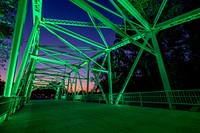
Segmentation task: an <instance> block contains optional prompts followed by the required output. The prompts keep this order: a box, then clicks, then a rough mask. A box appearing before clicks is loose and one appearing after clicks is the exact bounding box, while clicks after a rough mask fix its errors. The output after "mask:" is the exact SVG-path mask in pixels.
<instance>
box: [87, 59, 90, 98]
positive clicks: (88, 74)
mask: <svg viewBox="0 0 200 133" xmlns="http://www.w3.org/2000/svg"><path fill="white" fill-rule="evenodd" d="M87 70H88V71H87V95H88V92H89V87H90V62H89V61H88V66H87Z"/></svg>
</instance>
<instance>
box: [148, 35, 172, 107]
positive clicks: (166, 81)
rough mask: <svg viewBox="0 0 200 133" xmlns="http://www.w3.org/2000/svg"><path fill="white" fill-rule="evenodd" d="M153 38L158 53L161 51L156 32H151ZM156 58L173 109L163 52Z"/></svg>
mask: <svg viewBox="0 0 200 133" xmlns="http://www.w3.org/2000/svg"><path fill="white" fill-rule="evenodd" d="M151 39H152V43H153V46H154V48H155V50H156V51H157V52H158V53H160V48H159V46H158V41H157V39H156V35H155V34H154V33H152V34H151ZM156 60H157V63H158V68H159V71H160V75H161V79H162V83H163V86H164V89H165V91H166V95H167V97H168V102H169V107H170V109H172V105H171V101H170V99H169V97H170V95H169V93H168V92H169V91H171V87H170V84H169V80H168V76H167V73H166V69H165V66H164V62H163V59H162V56H161V54H160V56H156Z"/></svg>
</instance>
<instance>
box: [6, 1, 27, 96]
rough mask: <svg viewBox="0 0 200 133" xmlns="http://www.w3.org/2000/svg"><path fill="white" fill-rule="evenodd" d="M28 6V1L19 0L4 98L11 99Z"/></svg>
mask: <svg viewBox="0 0 200 133" xmlns="http://www.w3.org/2000/svg"><path fill="white" fill-rule="evenodd" d="M27 5H28V0H19V3H18V10H17V16H16V24H15V29H14V36H13V40H12V47H11V52H10V60H9V63H8V71H7V75H6V84H5V90H4V96H5V97H10V96H11V91H12V85H13V81H14V74H15V69H16V66H17V65H16V64H17V59H18V53H19V48H20V43H21V37H22V31H23V27H24V22H25V19H26V12H27Z"/></svg>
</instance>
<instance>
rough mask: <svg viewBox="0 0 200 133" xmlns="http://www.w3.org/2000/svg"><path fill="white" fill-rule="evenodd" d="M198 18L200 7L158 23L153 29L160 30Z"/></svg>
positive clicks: (199, 16)
mask: <svg viewBox="0 0 200 133" xmlns="http://www.w3.org/2000/svg"><path fill="white" fill-rule="evenodd" d="M198 18H200V8H197V9H195V10H193V11H190V12H187V13H185V14H182V15H180V16H177V17H175V18H172V19H170V20H167V21H165V22H162V23H159V24H157V25H156V26H155V29H156V30H159V31H160V30H163V29H167V28H170V27H173V26H176V25H179V24H182V23H185V22H189V21H191V20H194V19H198Z"/></svg>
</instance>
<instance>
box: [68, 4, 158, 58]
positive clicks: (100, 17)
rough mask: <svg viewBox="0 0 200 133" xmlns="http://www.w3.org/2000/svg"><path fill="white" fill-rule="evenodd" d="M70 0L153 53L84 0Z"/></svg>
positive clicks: (151, 51)
mask: <svg viewBox="0 0 200 133" xmlns="http://www.w3.org/2000/svg"><path fill="white" fill-rule="evenodd" d="M71 1H72V2H73V3H74V4H76V5H77V6H79V7H80V8H82V9H83V10H85V11H86V12H88V13H89V14H91V15H92V16H94V17H95V18H97V19H98V20H100V21H101V22H102V23H104V24H105V25H107V26H109V27H110V28H111V29H113V30H114V31H115V32H117V33H118V34H120V35H121V36H122V37H124V38H128V39H129V40H130V42H132V43H133V44H135V45H136V46H138V47H140V48H142V49H144V50H146V51H147V52H149V53H151V54H155V51H154V50H153V49H150V48H148V47H144V46H143V45H141V44H140V43H139V42H136V41H134V40H133V39H132V38H131V37H130V36H129V35H128V34H126V33H125V32H123V31H122V30H120V29H119V28H118V27H117V26H116V25H114V24H113V23H112V22H111V21H110V20H109V19H107V18H106V17H105V16H103V15H102V14H101V13H99V12H98V11H97V10H95V9H94V8H93V7H91V6H90V5H88V4H87V3H86V2H85V1H84V0H71Z"/></svg>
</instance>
